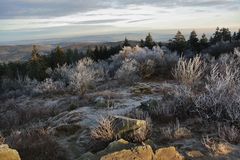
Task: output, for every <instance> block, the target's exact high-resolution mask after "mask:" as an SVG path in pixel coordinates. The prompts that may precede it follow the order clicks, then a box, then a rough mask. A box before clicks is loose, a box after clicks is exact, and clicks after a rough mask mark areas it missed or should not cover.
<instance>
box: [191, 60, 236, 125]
mask: <svg viewBox="0 0 240 160" xmlns="http://www.w3.org/2000/svg"><path fill="white" fill-rule="evenodd" d="M227 57H229V58H224V59H222V58H220V60H219V62H218V64H216V65H214V66H213V67H212V69H211V72H210V74H209V76H208V77H207V83H206V86H205V92H204V93H202V94H200V95H199V96H198V97H196V99H195V100H194V103H195V106H196V107H195V109H196V111H197V112H198V113H199V114H200V116H201V117H203V118H204V119H208V120H220V121H230V122H237V121H239V120H240V81H239V75H240V71H239V63H238V62H237V61H239V58H240V57H236V58H235V59H232V58H231V56H227Z"/></svg>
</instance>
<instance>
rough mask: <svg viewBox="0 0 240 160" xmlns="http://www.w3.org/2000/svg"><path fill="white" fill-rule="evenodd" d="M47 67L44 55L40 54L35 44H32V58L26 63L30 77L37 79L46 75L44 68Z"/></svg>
mask: <svg viewBox="0 0 240 160" xmlns="http://www.w3.org/2000/svg"><path fill="white" fill-rule="evenodd" d="M47 68H48V60H47V58H46V57H44V56H40V55H39V53H38V50H37V48H36V46H33V50H32V58H31V60H30V61H29V62H28V63H27V67H26V71H27V74H28V76H29V77H30V78H31V79H37V80H39V81H42V80H44V79H45V78H46V77H47V74H46V69H47Z"/></svg>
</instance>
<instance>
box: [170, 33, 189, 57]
mask: <svg viewBox="0 0 240 160" xmlns="http://www.w3.org/2000/svg"><path fill="white" fill-rule="evenodd" d="M173 45H174V49H175V50H176V51H177V52H178V54H183V51H184V50H185V49H186V46H187V43H186V40H185V37H184V35H183V34H182V33H181V32H180V31H178V32H177V34H176V35H175V37H174V40H173Z"/></svg>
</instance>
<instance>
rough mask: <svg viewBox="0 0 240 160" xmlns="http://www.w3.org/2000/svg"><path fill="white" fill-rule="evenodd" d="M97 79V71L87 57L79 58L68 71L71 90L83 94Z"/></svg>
mask: <svg viewBox="0 0 240 160" xmlns="http://www.w3.org/2000/svg"><path fill="white" fill-rule="evenodd" d="M96 79H97V71H96V70H95V69H94V68H93V61H92V60H91V59H89V58H84V59H82V60H80V61H79V62H78V63H77V64H76V66H75V67H74V68H73V69H72V72H71V73H70V87H71V89H72V90H73V91H75V92H78V93H80V94H84V93H85V92H86V90H87V89H88V88H89V87H90V86H91V85H92V84H93V83H94V81H95V80H96Z"/></svg>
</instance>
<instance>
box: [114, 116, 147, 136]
mask: <svg viewBox="0 0 240 160" xmlns="http://www.w3.org/2000/svg"><path fill="white" fill-rule="evenodd" d="M113 126H114V127H113V130H114V133H115V134H116V135H117V136H118V137H121V138H122V137H123V138H124V137H128V136H129V135H131V134H133V133H134V132H135V133H139V132H144V131H145V130H146V129H147V122H146V121H145V120H138V119H132V118H128V117H123V116H114V117H113Z"/></svg>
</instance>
